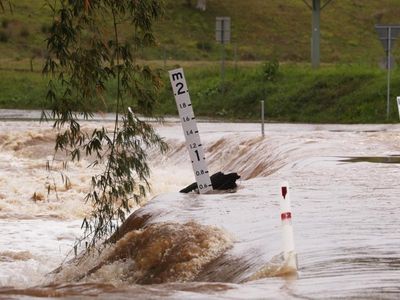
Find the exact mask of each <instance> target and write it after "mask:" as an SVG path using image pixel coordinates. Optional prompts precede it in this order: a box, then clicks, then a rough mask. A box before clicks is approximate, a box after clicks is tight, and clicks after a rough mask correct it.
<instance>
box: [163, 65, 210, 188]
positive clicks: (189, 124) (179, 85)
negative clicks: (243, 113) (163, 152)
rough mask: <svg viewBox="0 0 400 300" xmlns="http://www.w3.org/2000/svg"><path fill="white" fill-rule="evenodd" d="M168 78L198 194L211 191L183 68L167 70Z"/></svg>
mask: <svg viewBox="0 0 400 300" xmlns="http://www.w3.org/2000/svg"><path fill="white" fill-rule="evenodd" d="M169 78H170V81H171V85H172V90H173V92H174V96H175V101H176V106H177V107H178V112H179V118H180V120H181V124H182V129H183V133H184V136H185V141H186V148H187V150H188V152H189V156H190V159H191V161H192V167H193V172H194V175H195V178H196V182H197V186H198V188H199V192H200V194H204V193H206V192H208V191H212V189H213V188H212V184H211V180H210V175H209V173H208V169H207V164H206V160H205V155H204V150H203V147H202V144H201V141H200V135H199V130H198V129H197V123H196V119H195V117H194V113H193V108H192V102H191V100H190V96H189V91H188V89H187V85H186V80H185V76H184V73H183V69H182V68H180V69H175V70H172V71H169Z"/></svg>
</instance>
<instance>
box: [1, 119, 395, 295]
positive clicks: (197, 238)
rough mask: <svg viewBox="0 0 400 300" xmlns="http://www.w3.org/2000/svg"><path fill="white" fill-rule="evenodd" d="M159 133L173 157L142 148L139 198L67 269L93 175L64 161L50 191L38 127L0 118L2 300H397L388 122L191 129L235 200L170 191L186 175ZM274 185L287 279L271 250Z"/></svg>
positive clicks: (170, 132)
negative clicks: (109, 234) (235, 184)
mask: <svg viewBox="0 0 400 300" xmlns="http://www.w3.org/2000/svg"><path fill="white" fill-rule="evenodd" d="M98 122H104V123H106V122H107V121H102V120H99V121H98ZM106 124H108V123H106ZM95 125H96V123H95V122H90V123H87V124H86V125H85V126H86V127H87V128H89V129H90V128H92V127H93V126H95ZM157 129H158V131H159V133H160V134H161V135H163V136H164V137H165V138H166V140H167V141H168V142H169V143H170V146H171V149H170V151H169V153H168V154H167V155H165V156H160V155H159V154H157V153H151V164H152V178H151V182H152V186H153V190H152V194H151V195H150V196H149V199H148V201H147V203H146V204H145V205H144V206H142V207H141V208H139V209H138V210H136V211H135V212H134V214H133V216H132V218H131V221H132V222H131V223H130V224H129V226H127V227H126V232H124V233H126V234H125V235H121V237H119V239H118V241H117V242H116V243H115V244H113V245H112V246H110V247H108V248H106V249H104V250H103V251H102V252H101V253H100V254H99V255H94V254H93V255H90V256H86V257H83V258H81V259H79V263H78V262H77V261H76V260H75V261H72V262H68V261H69V260H70V259H71V258H73V257H74V255H73V251H71V249H72V245H73V244H74V242H75V240H76V238H77V237H79V235H80V233H81V232H80V222H81V220H82V217H83V216H85V215H86V214H87V213H88V212H89V211H90V207H89V206H88V205H85V204H84V203H83V197H84V195H85V192H87V191H88V188H89V184H90V176H91V174H93V172H95V171H96V170H90V169H88V168H87V167H86V166H87V164H88V162H87V161H81V162H79V163H75V164H70V165H69V167H68V170H67V171H66V172H67V173H68V175H69V176H70V179H71V186H68V187H62V184H61V178H60V177H59V175H57V174H49V173H48V172H47V171H46V169H45V165H46V160H47V159H48V158H50V156H51V155H52V145H53V144H52V143H53V137H54V133H53V132H52V130H51V128H50V125H49V124H39V123H38V122H37V121H15V120H3V121H0V299H20V298H23V299H34V298H39V297H50V298H61V299H91V298H93V297H94V296H97V297H99V298H101V299H110V298H111V299H131V298H135V299H399V298H400V251H399V249H400V218H399V214H400V189H399V187H398V181H399V180H398V178H399V175H398V174H399V166H398V165H397V163H392V161H388V160H387V158H392V159H397V157H396V156H397V155H398V154H399V153H400V138H399V137H400V126H397V125H303V124H269V125H267V126H266V136H265V138H262V137H260V128H259V125H257V124H234V123H229V124H228V123H199V130H200V133H201V138H202V142H203V145H204V146H205V147H206V155H207V160H208V163H209V169H210V172H211V173H213V172H217V171H220V170H222V171H226V172H238V173H239V174H240V175H242V179H241V180H240V182H239V188H238V190H237V191H236V192H234V193H226V194H210V195H195V194H180V193H177V191H178V190H179V189H180V188H182V187H184V186H185V185H187V184H189V183H191V182H192V181H193V174H192V169H191V165H190V161H189V159H188V154H187V153H186V150H185V147H184V139H183V135H182V134H181V128H180V125H179V124H178V123H176V122H172V121H170V122H166V123H165V124H164V125H162V126H161V125H157ZM388 162H391V163H388ZM283 180H286V181H288V182H289V183H290V185H291V198H292V208H293V226H294V235H295V245H296V252H297V256H298V264H299V270H298V272H297V273H293V272H287V271H290V270H288V269H287V268H286V266H285V261H284V260H283V258H282V255H281V254H282V242H281V228H280V211H279V199H280V195H279V187H280V183H281V182H282V181H283ZM48 185H57V186H58V189H57V195H56V194H55V193H51V194H50V195H47V186H48ZM67 255H69V256H67ZM62 263H63V265H62V267H61V268H59V269H57V271H55V272H54V270H55V269H56V268H57V267H59V266H60V265H61V264H62ZM52 271H53V272H52Z"/></svg>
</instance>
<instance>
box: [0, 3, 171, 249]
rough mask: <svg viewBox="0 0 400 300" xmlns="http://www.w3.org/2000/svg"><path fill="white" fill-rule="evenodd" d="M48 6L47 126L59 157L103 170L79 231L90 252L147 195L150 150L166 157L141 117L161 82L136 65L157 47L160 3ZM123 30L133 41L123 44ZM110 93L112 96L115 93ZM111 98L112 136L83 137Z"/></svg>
mask: <svg viewBox="0 0 400 300" xmlns="http://www.w3.org/2000/svg"><path fill="white" fill-rule="evenodd" d="M0 1H1V0H0ZM47 3H48V5H49V7H50V8H51V9H52V11H53V15H54V18H53V24H52V26H51V29H50V34H49V37H48V39H47V49H48V51H49V56H48V57H47V59H46V62H45V66H44V68H43V73H44V74H47V75H50V80H49V84H48V91H47V96H46V100H47V103H48V104H50V106H51V111H49V112H43V114H42V118H43V119H46V120H49V119H51V120H54V123H53V127H54V128H55V129H56V130H57V132H58V134H57V137H56V145H55V149H56V150H57V151H63V152H65V154H66V155H67V157H69V158H70V159H71V160H72V161H74V160H79V159H80V158H81V156H86V157H88V158H90V159H91V160H92V162H91V166H101V169H102V170H103V172H102V173H101V174H98V175H95V176H93V177H92V188H91V191H90V192H89V193H88V194H87V195H86V197H85V200H86V201H89V202H90V203H92V205H93V211H92V213H91V215H90V217H88V218H85V219H84V220H83V223H82V227H83V228H84V229H85V236H87V235H91V242H90V246H95V244H96V241H98V240H99V239H103V238H104V237H107V236H108V235H109V234H111V233H112V232H113V231H114V230H115V228H116V227H115V225H116V226H118V224H119V222H123V221H124V220H125V218H126V214H127V213H129V210H130V206H131V204H132V203H131V201H130V200H131V199H133V200H134V201H135V202H137V203H138V202H139V201H140V200H141V199H142V198H143V197H144V196H145V195H146V191H147V190H148V189H149V188H150V186H149V183H148V178H149V175H150V172H149V167H148V164H147V150H148V149H149V148H152V147H156V148H158V150H159V151H160V152H164V151H165V150H166V149H167V145H166V144H165V142H164V141H163V140H162V139H161V138H160V137H159V136H158V135H157V134H156V133H155V131H154V129H153V128H152V126H151V125H149V124H147V123H145V122H143V121H141V120H140V119H139V118H138V117H137V114H142V115H146V116H149V115H151V114H152V112H153V108H154V104H155V102H156V92H157V91H158V89H159V88H160V87H161V79H160V74H159V72H156V71H153V70H152V69H150V68H149V67H148V66H145V65H139V64H136V62H135V53H137V51H138V49H140V48H142V47H144V46H151V45H153V44H154V36H153V34H152V24H153V22H154V21H155V20H156V19H157V18H158V17H159V16H160V14H161V12H162V7H161V3H160V1H158V0H139V1H131V0H119V1H113V0H69V1H65V0H52V1H48V2H47ZM128 26H129V27H131V28H132V30H127V27H128ZM120 27H124V33H126V32H132V33H134V35H133V36H130V35H127V34H125V36H124V35H123V34H122V33H121V31H120ZM111 82H113V83H115V82H116V84H114V85H110V83H111ZM110 86H115V87H114V89H115V90H114V91H110V88H109V87H110ZM107 91H108V94H114V95H116V102H115V103H114V105H113V108H114V110H115V123H114V126H113V129H108V128H106V127H104V126H101V127H99V128H95V129H94V130H93V131H92V132H87V131H85V130H83V129H82V128H81V124H80V121H81V120H87V119H90V118H92V117H93V114H94V113H95V112H96V111H99V110H106V111H108V110H109V107H107V104H106V103H107V101H105V99H104V97H107V96H106V95H107V93H106V92H107ZM129 107H131V108H132V110H131V109H128V108H129Z"/></svg>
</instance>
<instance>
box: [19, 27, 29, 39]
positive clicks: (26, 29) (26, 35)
mask: <svg viewBox="0 0 400 300" xmlns="http://www.w3.org/2000/svg"><path fill="white" fill-rule="evenodd" d="M19 34H20V36H22V37H28V36H29V34H30V33H29V30H28V28H25V27H24V28H22V29H21V32H20V33H19Z"/></svg>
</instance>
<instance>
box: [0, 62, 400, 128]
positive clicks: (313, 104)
mask: <svg viewBox="0 0 400 300" xmlns="http://www.w3.org/2000/svg"><path fill="white" fill-rule="evenodd" d="M173 67H174V66H169V67H168V68H169V69H171V68H173ZM185 73H186V78H187V82H188V86H189V88H190V94H191V98H192V102H193V107H194V110H195V113H196V115H197V116H203V117H212V118H222V119H226V120H232V121H239V120H257V119H258V118H259V115H260V100H265V116H266V119H267V120H269V121H290V122H317V123H329V122H340V123H380V122H386V72H385V71H382V70H380V69H378V68H370V67H365V66H355V65H341V66H335V65H329V66H323V67H322V68H321V69H320V70H317V71H315V70H312V69H311V68H309V67H308V66H305V65H304V64H283V65H281V66H280V68H279V71H278V72H277V73H273V72H272V73H273V74H271V73H268V72H267V74H266V68H265V67H263V65H258V66H241V67H239V68H238V69H237V71H235V69H234V68H233V66H231V67H229V68H228V69H227V72H226V76H225V82H224V83H223V84H222V83H221V80H220V69H219V66H218V65H205V66H187V67H185ZM165 75H166V73H165ZM266 75H268V76H266ZM0 81H1V82H2V90H1V92H0V107H1V108H30V109H40V108H42V107H43V106H44V105H45V101H44V96H45V94H46V78H44V77H43V76H42V75H41V74H40V73H38V72H37V73H32V72H19V71H0ZM164 81H165V86H164V88H163V90H162V91H161V93H160V97H159V99H160V101H159V105H158V106H157V114H159V115H176V114H177V110H176V107H175V102H174V99H173V97H172V92H171V89H170V84H169V82H168V78H167V76H165V78H164ZM399 82H400V73H399V71H394V72H393V76H392V83H393V84H392V95H393V96H392V101H391V115H390V121H392V122H397V120H398V112H397V107H396V105H395V95H400V86H399V85H398V83H399ZM112 88H113V86H110V89H112ZM107 99H108V109H109V110H110V109H112V108H113V103H114V99H113V93H111V92H110V95H109V96H108V97H107ZM99 109H101V110H104V109H105V108H104V107H99Z"/></svg>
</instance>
